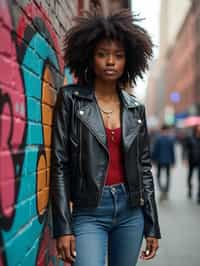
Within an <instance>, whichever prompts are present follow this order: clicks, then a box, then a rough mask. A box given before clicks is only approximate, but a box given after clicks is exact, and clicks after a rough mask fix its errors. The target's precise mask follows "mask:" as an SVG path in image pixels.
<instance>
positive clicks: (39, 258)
mask: <svg viewBox="0 0 200 266" xmlns="http://www.w3.org/2000/svg"><path fill="white" fill-rule="evenodd" d="M77 2H78V1H76V0H74V1H71V0H37V1H36V0H33V1H28V0H15V1H11V0H0V266H3V265H8V266H15V265H21V266H23V265H24V266H31V265H41V266H44V265H63V264H62V262H60V264H59V262H57V260H56V256H55V255H56V254H55V245H54V244H55V243H54V241H53V240H52V239H51V237H50V230H51V225H49V222H48V221H49V220H48V216H47V213H48V211H47V210H48V208H47V204H48V197H49V167H50V142H51V124H52V107H53V105H54V103H55V98H56V92H57V89H58V88H59V87H60V86H61V85H62V84H63V83H71V82H72V81H73V80H72V77H71V76H70V74H69V72H68V70H67V69H65V68H64V63H63V60H62V53H61V50H62V45H61V41H62V36H63V33H64V30H65V29H66V28H68V27H69V26H70V24H71V17H72V16H73V15H75V14H76V12H77V6H78V3H77Z"/></svg>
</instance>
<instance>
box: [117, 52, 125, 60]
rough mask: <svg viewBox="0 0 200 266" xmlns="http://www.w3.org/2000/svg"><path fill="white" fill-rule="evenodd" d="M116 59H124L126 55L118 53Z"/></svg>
mask: <svg viewBox="0 0 200 266" xmlns="http://www.w3.org/2000/svg"><path fill="white" fill-rule="evenodd" d="M116 57H117V58H119V59H121V58H124V54H123V53H117V54H116Z"/></svg>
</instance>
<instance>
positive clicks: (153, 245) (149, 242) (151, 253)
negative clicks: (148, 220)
mask: <svg viewBox="0 0 200 266" xmlns="http://www.w3.org/2000/svg"><path fill="white" fill-rule="evenodd" d="M158 248H159V245H158V239H157V238H155V237H147V238H146V249H145V250H143V251H142V254H141V256H140V258H141V259H143V260H150V259H152V258H153V257H155V255H156V251H157V249H158Z"/></svg>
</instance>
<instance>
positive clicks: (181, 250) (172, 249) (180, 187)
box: [124, 147, 200, 266]
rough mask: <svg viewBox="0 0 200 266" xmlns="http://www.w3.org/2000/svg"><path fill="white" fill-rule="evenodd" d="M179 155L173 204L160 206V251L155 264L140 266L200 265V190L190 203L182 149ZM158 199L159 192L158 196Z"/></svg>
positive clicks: (164, 203)
mask: <svg viewBox="0 0 200 266" xmlns="http://www.w3.org/2000/svg"><path fill="white" fill-rule="evenodd" d="M176 152H177V156H178V158H177V165H176V167H175V168H174V169H173V170H172V176H171V177H172V178H171V191H170V195H169V200H168V201H163V202H161V203H159V204H158V209H159V217H160V227H161V233H162V239H161V240H160V248H159V250H158V253H157V256H156V257H155V258H154V259H153V260H151V261H145V262H142V261H141V260H140V259H139V262H138V264H137V266H144V265H146V266H199V265H200V249H199V241H200V205H197V203H196V195H197V189H195V191H194V196H193V199H192V200H188V199H187V197H186V195H187V190H186V176H187V169H186V167H185V166H183V165H182V164H181V162H180V159H179V158H180V147H177V149H176ZM196 174H197V173H194V176H193V185H194V187H195V188H197V176H196ZM155 183H156V180H155ZM158 197H159V192H157V198H158ZM144 243H145V242H144ZM144 243H143V244H144ZM124 266H125V265H124Z"/></svg>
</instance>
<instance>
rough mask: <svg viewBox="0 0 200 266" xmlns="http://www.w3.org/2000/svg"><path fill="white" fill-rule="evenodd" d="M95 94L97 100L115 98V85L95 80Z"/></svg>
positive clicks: (114, 83)
mask: <svg viewBox="0 0 200 266" xmlns="http://www.w3.org/2000/svg"><path fill="white" fill-rule="evenodd" d="M94 88H95V94H96V96H97V97H99V98H104V99H108V100H110V99H111V98H115V97H116V96H117V83H116V82H105V81H103V80H95V83H94Z"/></svg>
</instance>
